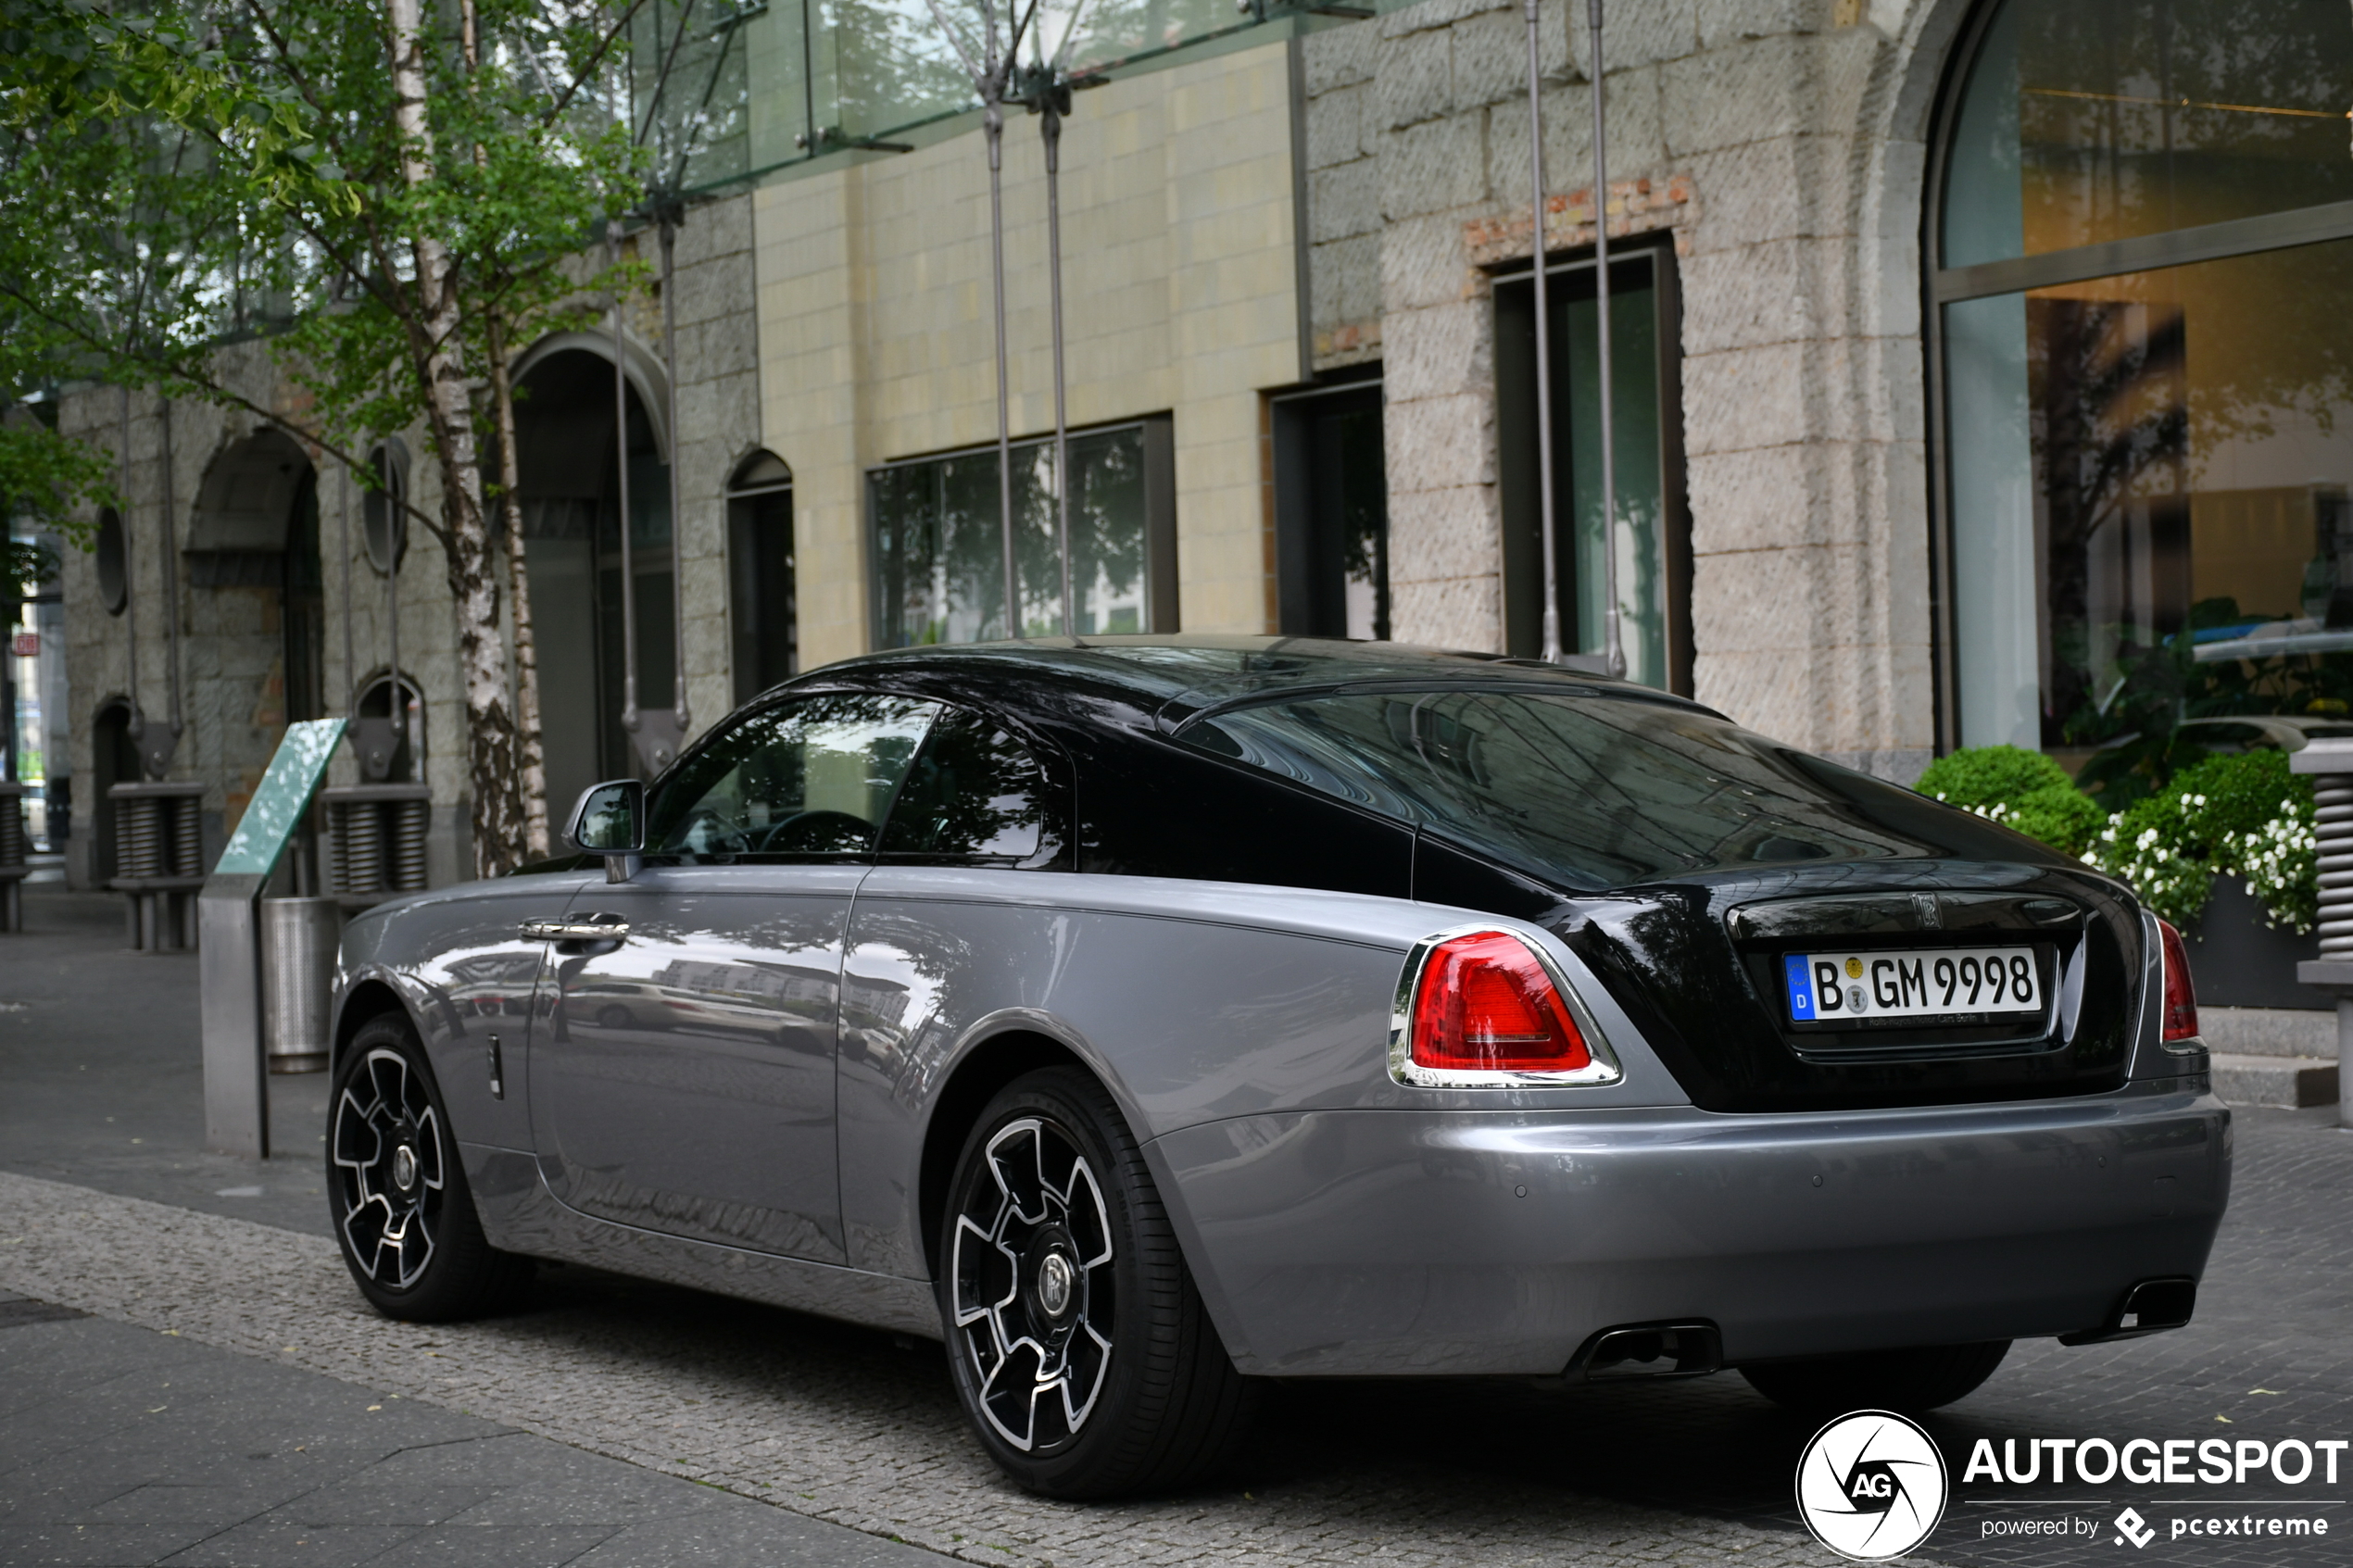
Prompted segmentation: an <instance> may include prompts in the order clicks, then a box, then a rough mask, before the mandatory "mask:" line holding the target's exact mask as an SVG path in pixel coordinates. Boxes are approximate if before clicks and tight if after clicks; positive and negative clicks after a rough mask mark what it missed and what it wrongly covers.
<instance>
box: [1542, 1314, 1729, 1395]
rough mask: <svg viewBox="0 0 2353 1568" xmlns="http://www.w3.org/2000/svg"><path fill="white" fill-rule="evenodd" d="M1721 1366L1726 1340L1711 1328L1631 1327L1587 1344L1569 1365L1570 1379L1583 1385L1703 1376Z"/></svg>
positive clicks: (1701, 1325) (1680, 1325) (1711, 1325)
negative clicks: (1641, 1378)
mask: <svg viewBox="0 0 2353 1568" xmlns="http://www.w3.org/2000/svg"><path fill="white" fill-rule="evenodd" d="M1723 1364H1724V1337H1723V1336H1722V1335H1720V1334H1718V1332H1717V1330H1716V1325H1715V1324H1714V1323H1629V1324H1627V1325H1625V1326H1623V1327H1619V1328H1605V1329H1603V1330H1602V1331H1601V1332H1600V1333H1598V1334H1595V1335H1594V1336H1592V1337H1591V1338H1590V1339H1588V1340H1586V1341H1585V1343H1584V1345H1583V1346H1582V1347H1581V1348H1579V1350H1578V1352H1577V1355H1576V1358H1575V1359H1574V1360H1572V1361H1570V1362H1569V1363H1568V1376H1569V1378H1570V1379H1571V1380H1572V1381H1574V1380H1578V1379H1582V1380H1583V1381H1585V1382H1587V1383H1619V1382H1626V1381H1629V1380H1631V1379H1633V1378H1638V1377H1704V1376H1705V1375H1706V1374H1709V1373H1711V1372H1716V1371H1718V1370H1719V1369H1721V1368H1722V1366H1723Z"/></svg>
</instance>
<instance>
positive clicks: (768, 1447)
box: [0, 1174, 1828, 1568]
mask: <svg viewBox="0 0 2353 1568" xmlns="http://www.w3.org/2000/svg"><path fill="white" fill-rule="evenodd" d="M577 1272H578V1271H573V1270H569V1269H566V1270H557V1271H553V1273H552V1279H553V1280H554V1281H555V1282H556V1283H553V1284H551V1285H549V1286H547V1287H546V1288H544V1289H543V1291H542V1292H541V1304H540V1305H539V1306H538V1307H537V1309H536V1310H534V1311H526V1312H523V1313H521V1314H518V1315H516V1316H513V1317H510V1318H506V1319H502V1320H498V1321H495V1322H489V1323H472V1324H460V1325H433V1326H424V1325H413V1324H407V1323H389V1322H386V1321H384V1320H383V1319H381V1318H378V1317H376V1316H375V1315H374V1314H373V1313H372V1312H371V1311H368V1310H367V1309H366V1307H365V1304H364V1303H363V1302H362V1301H361V1300H360V1298H359V1295H358V1293H357V1292H356V1291H355V1290H353V1288H352V1286H351V1284H350V1280H349V1278H348V1276H347V1275H346V1274H345V1273H344V1270H343V1265H342V1263H341V1261H339V1260H338V1259H337V1258H336V1256H335V1253H334V1250H333V1247H332V1245H331V1244H330V1243H328V1242H327V1241H325V1240H323V1239H321V1238H318V1237H313V1236H298V1235H295V1234H293V1233H291V1232H286V1231H281V1230H275V1229H272V1228H271V1227H269V1226H265V1225H259V1224H256V1223H251V1222H248V1221H240V1220H233V1219H225V1218H222V1217H220V1216H217V1215H211V1214H200V1213H195V1212H192V1211H190V1210H183V1209H176V1208H172V1207H170V1206H167V1205H162V1204H157V1203H150V1202H147V1201H145V1200H143V1199H139V1198H119V1197H114V1196H111V1195H107V1194H99V1193H94V1192H91V1191H89V1190H87V1189H85V1188H80V1187H71V1186H66V1185H61V1184H57V1183H50V1182H44V1181H39V1180H37V1179H33V1178H30V1177H24V1176H16V1175H6V1174H0V1286H5V1287H6V1288H7V1289H10V1290H14V1291H19V1292H21V1293H23V1294H25V1295H27V1296H31V1297H34V1298H39V1299H41V1300H44V1301H53V1302H58V1303H62V1304H64V1305H68V1306H71V1307H76V1308H80V1309H82V1311H90V1312H94V1313H97V1314H100V1315H102V1316H106V1317H110V1318H115V1319H119V1320H120V1321H123V1322H127V1323H139V1324H143V1325H145V1326H146V1327H149V1328H152V1329H157V1330H161V1331H163V1332H165V1333H167V1334H177V1335H180V1336H184V1337H187V1338H191V1339H195V1340H198V1341H200V1342H203V1343H207V1344H210V1345H216V1346H220V1347H222V1348H227V1349H232V1350H236V1351H240V1352H243V1353H245V1354H246V1355H251V1356H262V1357H267V1358H271V1359H273V1360H276V1361H281V1362H283V1363H284V1364H287V1365H290V1366H299V1367H304V1368H308V1369H309V1370H311V1371H314V1372H320V1373H324V1374H328V1375H330V1376H332V1377H336V1378H340V1379H343V1380H344V1381H346V1382H349V1383H354V1384H359V1385H361V1386H367V1387H371V1388H377V1389H384V1390H388V1391H404V1392H406V1393H407V1394H408V1395H409V1397H410V1398H412V1399H427V1400H431V1401H433V1402H434V1403H436V1404H440V1405H443V1406H446V1407H451V1408H455V1409H458V1410H460V1411H467V1412H470V1413H472V1414H474V1415H478V1416H484V1417H486V1418H489V1419H491V1420H495V1421H500V1422H504V1423H508V1424H511V1425H514V1426H517V1427H521V1428H522V1429H524V1430H526V1431H530V1432H535V1433H538V1434H540V1435H542V1436H547V1437H551V1438H553V1439H555V1440H556V1441H558V1442H560V1443H565V1444H569V1445H572V1446H573V1447H576V1448H580V1449H587V1450H589V1451H590V1452H594V1453H601V1454H607V1455H610V1456H611V1457H613V1458H616V1459H622V1460H626V1461H630V1462H632V1463H635V1464H637V1465H641V1466H644V1467H646V1468H648V1469H651V1470H656V1471H661V1472H664V1473H667V1474H673V1475H683V1476H686V1477H689V1478H691V1479H694V1480H698V1481H703V1482H707V1483H710V1484H711V1485H714V1486H723V1487H724V1488H726V1489H728V1490H731V1491H735V1492H739V1493H742V1494H745V1495H747V1496H751V1497H757V1498H761V1499H765V1500H771V1501H774V1502H777V1503H779V1504H781V1505H782V1506H785V1507H786V1508H789V1509H791V1510H793V1511H794V1512H800V1513H806V1514H809V1515H811V1516H812V1517H814V1518H817V1519H822V1520H827V1521H830V1522H833V1523H836V1524H848V1525H851V1526H853V1527H855V1528H858V1529H861V1530H864V1531H868V1532H870V1533H872V1534H875V1535H881V1536H891V1537H900V1538H901V1539H904V1540H906V1541H909V1542H913V1543H916V1544H919V1545H922V1546H926V1547H930V1548H932V1549H935V1550H937V1551H943V1552H950V1553H952V1554H954V1555H957V1556H960V1557H963V1558H965V1559H967V1560H968V1561H972V1562H992V1563H1040V1564H1043V1563H1055V1564H1063V1565H1066V1568H1078V1565H1081V1564H1129V1563H1189V1562H1196V1561H1198V1560H1202V1559H1204V1558H1209V1559H1214V1560H1215V1561H1218V1562H1247V1563H1266V1564H1277V1563H1337V1562H1360V1561H1365V1560H1375V1561H1378V1562H1385V1563H1398V1564H1416V1563H1429V1564H1439V1563H1445V1564H1450V1565H1451V1564H1498V1565H1501V1564H1516V1563H1536V1562H1559V1561H1562V1560H1563V1559H1564V1558H1567V1557H1574V1558H1576V1559H1577V1560H1578V1561H1579V1562H1592V1563H1600V1564H1608V1563H1620V1562H1623V1563H1636V1562H1641V1563H1653V1562H1691V1563H1700V1562H1723V1561H1727V1560H1736V1561H1739V1562H1743V1563H1755V1564H1760V1565H1762V1564H1777V1563H1787V1562H1809V1563H1810V1562H1825V1561H1828V1559H1827V1558H1826V1556H1825V1554H1823V1553H1822V1552H1821V1551H1820V1550H1819V1549H1817V1548H1815V1547H1814V1546H1813V1545H1812V1543H1811V1542H1810V1541H1807V1540H1806V1539H1805V1538H1804V1537H1799V1536H1795V1535H1793V1534H1791V1533H1789V1532H1787V1531H1785V1530H1771V1529H1758V1528H1755V1527H1753V1526H1751V1525H1748V1524H1742V1523H1738V1522H1733V1521H1727V1520H1720V1519H1714V1518H1705V1517H1694V1516H1691V1515H1685V1514H1676V1513H1671V1512H1663V1511H1657V1510H1653V1509H1646V1508H1641V1507H1635V1506H1629V1505H1626V1504H1620V1503H1614V1502H1609V1501H1604V1500H1596V1499H1592V1498H1590V1497H1582V1496H1579V1495H1577V1494H1575V1493H1573V1492H1569V1491H1567V1490H1565V1489H1564V1485H1565V1483H1568V1482H1570V1481H1572V1480H1573V1475H1574V1471H1575V1467H1576V1465H1577V1463H1578V1452H1579V1449H1580V1448H1581V1447H1584V1446H1586V1445H1588V1444H1594V1445H1598V1444H1599V1443H1600V1442H1602V1441H1604V1440H1605V1439H1604V1436H1603V1435H1602V1434H1600V1433H1596V1432H1592V1431H1591V1430H1590V1429H1587V1430H1579V1429H1578V1427H1580V1426H1582V1425H1583V1424H1582V1423H1579V1424H1576V1425H1574V1426H1569V1427H1565V1428H1562V1429H1557V1430H1554V1431H1552V1432H1550V1433H1549V1434H1545V1433H1542V1432H1541V1431H1538V1430H1530V1429H1521V1430H1516V1431H1508V1432H1500V1433H1499V1432H1493V1431H1491V1430H1489V1429H1488V1426H1487V1424H1486V1423H1485V1422H1483V1421H1481V1420H1478V1419H1467V1420H1466V1419H1464V1418H1465V1417H1470V1416H1474V1415H1475V1412H1473V1411H1467V1410H1466V1411H1462V1412H1458V1413H1457V1415H1456V1416H1455V1418H1454V1419H1451V1420H1447V1421H1445V1422H1443V1423H1442V1424H1437V1425H1433V1426H1431V1427H1429V1428H1427V1429H1425V1430H1423V1431H1421V1432H1420V1433H1419V1434H1418V1435H1417V1434H1416V1426H1417V1425H1418V1424H1417V1423H1416V1422H1414V1421H1413V1420H1411V1419H1410V1418H1403V1419H1401V1418H1400V1417H1398V1416H1397V1415H1394V1414H1388V1415H1384V1416H1383V1417H1382V1418H1381V1425H1382V1426H1383V1428H1384V1429H1387V1430H1390V1431H1393V1432H1394V1433H1395V1435H1396V1436H1398V1437H1399V1438H1402V1439H1409V1440H1412V1441H1414V1442H1415V1443H1416V1445H1417V1446H1418V1445H1419V1444H1423V1443H1427V1445H1428V1448H1427V1450H1426V1451H1417V1452H1396V1453H1391V1454H1390V1455H1388V1456H1386V1457H1385V1458H1381V1459H1378V1460H1376V1459H1373V1457H1372V1456H1369V1455H1363V1454H1359V1453H1355V1452H1350V1453H1348V1456H1347V1460H1346V1461H1345V1462H1340V1463H1337V1464H1334V1463H1329V1462H1314V1463H1308V1464H1304V1465H1298V1464H1292V1463H1287V1462H1282V1461H1275V1462H1272V1463H1269V1464H1264V1465H1260V1466H1257V1467H1256V1469H1257V1471H1258V1473H1259V1474H1265V1476H1266V1477H1267V1478H1266V1479H1265V1481H1259V1480H1257V1479H1256V1478H1255V1477H1254V1476H1252V1477H1247V1478H1244V1479H1243V1480H1242V1481H1241V1482H1240V1484H1239V1485H1238V1486H1227V1487H1223V1488H1220V1489H1218V1490H1217V1491H1215V1492H1214V1493H1210V1494H1205V1495H1201V1496H1195V1497H1189V1498H1183V1499H1174V1500H1165V1501H1158V1502H1149V1503H1134V1504H1126V1505H1120V1506H1113V1507H1105V1506H1101V1505H1090V1506H1085V1507H1080V1506H1073V1505H1067V1504H1060V1503H1053V1502H1048V1501H1044V1500H1041V1499H1035V1498H1030V1497H1027V1496H1025V1495H1023V1494H1021V1493H1019V1492H1017V1491H1014V1490H1013V1489H1012V1488H1010V1487H1009V1486H1006V1485H1005V1484H1004V1483H1003V1482H1002V1481H1000V1479H999V1477H998V1475H997V1473H996V1471H995V1470H994V1468H993V1467H992V1466H990V1464H989V1463H988V1461H987V1459H986V1458H985V1457H984V1456H983V1455H982V1454H981V1452H980V1451H979V1449H977V1448H976V1447H975V1445H974V1444H973V1443H972V1441H971V1440H970V1438H969V1437H968V1436H966V1435H965V1433H964V1431H963V1424H962V1422H961V1420H960V1419H959V1417H958V1415H957V1412H956V1408H955V1404H954V1400H953V1398H952V1396H951V1395H950V1391H949V1387H948V1380H947V1377H946V1374H945V1368H944V1366H943V1365H942V1364H941V1361H940V1357H939V1353H938V1351H937V1348H936V1347H933V1346H930V1345H924V1346H922V1347H920V1348H913V1349H904V1348H899V1347H898V1346H897V1345H895V1344H894V1343H893V1341H892V1340H891V1339H890V1337H889V1336H882V1335H875V1334H869V1333H866V1332H864V1331H862V1330H857V1329H852V1328H848V1327H844V1326H840V1325H836V1324H831V1323H823V1322H820V1321H818V1320H815V1319H810V1318H804V1317H800V1316H798V1315H796V1314H793V1313H788V1312H782V1311H774V1310H770V1309H766V1308H760V1307H754V1306H749V1305H746V1304H739V1303H734V1302H728V1301H723V1300H719V1299H716V1298H711V1297H706V1296H701V1295H698V1294H696V1293H693V1292H688V1291H683V1290H670V1289H666V1288H662V1287H656V1286H635V1285H633V1284H629V1283H627V1282H620V1281H615V1280H612V1279H610V1278H609V1277H608V1276H603V1275H595V1274H586V1275H585V1276H584V1278H583V1280H582V1281H581V1283H579V1284H578V1285H574V1284H573V1282H572V1281H570V1280H568V1279H567V1278H566V1277H565V1276H567V1275H570V1274H573V1273H577ZM1348 1419H1349V1421H1350V1422H1351V1423H1352V1424H1353V1421H1354V1419H1356V1418H1355V1417H1353V1414H1352V1415H1351V1416H1350V1417H1349V1418H1348ZM1277 1420H1278V1422H1279V1421H1280V1418H1279V1417H1278V1418H1277ZM1310 1424H1311V1425H1314V1424H1320V1420H1311V1422H1310ZM1490 1442H1493V1443H1495V1445H1496V1448H1497V1451H1496V1453H1495V1455H1494V1463H1493V1466H1492V1472H1491V1474H1486V1475H1484V1476H1482V1477H1481V1478H1480V1480H1479V1482H1478V1485H1476V1486H1467V1487H1466V1486H1460V1485H1450V1484H1447V1483H1449V1482H1453V1483H1459V1482H1461V1481H1462V1480H1463V1479H1465V1478H1466V1473H1476V1472H1478V1471H1479V1470H1480V1469H1482V1468H1485V1467H1483V1466H1481V1465H1480V1463H1479V1462H1478V1456H1477V1455H1476V1454H1466V1450H1465V1445H1466V1443H1475V1444H1478V1445H1481V1446H1484V1445H1485V1444H1488V1443H1490ZM1530 1444H1536V1445H1539V1446H1540V1447H1539V1449H1537V1450H1531V1449H1529V1447H1528V1445H1530ZM1368 1461H1369V1462H1368ZM1466 1461H1467V1464H1466ZM1547 1472H1549V1473H1551V1474H1552V1476H1553V1478H1552V1479H1550V1480H1547V1479H1545V1478H1544V1475H1545V1473H1547ZM1417 1476H1418V1477H1419V1479H1415V1477H1417Z"/></svg>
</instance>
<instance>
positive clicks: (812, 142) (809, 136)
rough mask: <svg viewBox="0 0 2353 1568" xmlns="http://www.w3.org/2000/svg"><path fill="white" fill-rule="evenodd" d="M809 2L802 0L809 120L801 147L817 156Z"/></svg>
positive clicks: (803, 81)
mask: <svg viewBox="0 0 2353 1568" xmlns="http://www.w3.org/2000/svg"><path fill="white" fill-rule="evenodd" d="M810 29H811V21H810V16H809V0H800V105H801V110H802V112H803V113H804V114H805V115H806V117H807V119H808V130H807V132H805V134H804V138H803V140H802V143H801V146H802V147H803V149H804V150H806V151H807V153H808V154H809V156H810V157H816V156H817V51H816V47H815V45H814V44H812V42H811V41H810V36H809V34H810Z"/></svg>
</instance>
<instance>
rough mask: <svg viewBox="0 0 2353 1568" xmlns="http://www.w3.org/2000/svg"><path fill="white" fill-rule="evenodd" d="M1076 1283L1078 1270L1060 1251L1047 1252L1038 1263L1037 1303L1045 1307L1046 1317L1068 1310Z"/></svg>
mask: <svg viewBox="0 0 2353 1568" xmlns="http://www.w3.org/2000/svg"><path fill="white" fill-rule="evenodd" d="M1077 1285H1078V1271H1077V1270H1076V1269H1074V1268H1072V1267H1071V1266H1070V1260H1069V1259H1068V1258H1067V1257H1065V1256H1063V1254H1062V1253H1060V1252H1049V1253H1047V1254H1046V1257H1045V1260H1044V1261H1042V1262H1040V1263H1039V1264H1038V1305H1039V1306H1041V1307H1043V1308H1045V1309H1046V1315H1047V1316H1048V1317H1054V1318H1058V1317H1061V1316H1062V1315H1063V1313H1064V1312H1067V1311H1070V1301H1071V1297H1072V1296H1073V1295H1074V1294H1076V1286H1077Z"/></svg>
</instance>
